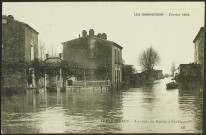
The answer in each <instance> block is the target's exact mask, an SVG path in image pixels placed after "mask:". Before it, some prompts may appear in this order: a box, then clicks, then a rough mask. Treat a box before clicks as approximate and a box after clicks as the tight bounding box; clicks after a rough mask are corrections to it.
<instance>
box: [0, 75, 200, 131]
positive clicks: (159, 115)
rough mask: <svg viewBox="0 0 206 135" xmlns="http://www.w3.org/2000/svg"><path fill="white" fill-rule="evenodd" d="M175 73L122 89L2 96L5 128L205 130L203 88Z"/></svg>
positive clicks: (53, 129)
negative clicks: (183, 82)
mask: <svg viewBox="0 0 206 135" xmlns="http://www.w3.org/2000/svg"><path fill="white" fill-rule="evenodd" d="M170 79H171V78H165V79H161V80H156V81H154V82H153V83H151V84H148V85H147V86H143V87H140V88H131V89H129V90H127V91H122V92H111V91H109V90H102V91H101V90H99V89H95V90H93V89H91V90H90V89H85V90H78V89H76V90H67V91H66V92H44V91H42V92H40V93H37V94H36V93H35V92H32V91H30V92H28V93H27V94H25V95H16V96H7V97H2V103H1V105H2V106H1V109H2V113H1V130H2V131H1V132H3V133H201V132H202V106H203V105H202V102H203V98H202V89H200V88H197V89H182V90H179V89H173V90H167V89H166V85H165V84H166V83H168V82H170V81H171V80H170Z"/></svg>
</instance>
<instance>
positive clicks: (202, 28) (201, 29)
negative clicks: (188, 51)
mask: <svg viewBox="0 0 206 135" xmlns="http://www.w3.org/2000/svg"><path fill="white" fill-rule="evenodd" d="M204 31H205V28H204V27H201V28H200V30H199V32H198V34H197V36H196V37H195V39H194V40H193V43H195V42H196V40H197V39H198V38H199V36H200V34H201V33H202V32H204Z"/></svg>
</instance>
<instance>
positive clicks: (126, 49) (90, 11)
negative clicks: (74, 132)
mask: <svg viewBox="0 0 206 135" xmlns="http://www.w3.org/2000/svg"><path fill="white" fill-rule="evenodd" d="M134 13H165V14H169V13H173V14H175V13H180V14H182V13H189V14H190V16H168V15H165V16H134ZM2 14H3V15H10V14H11V15H13V16H14V18H15V19H16V20H18V21H21V22H25V23H27V24H29V25H30V26H31V27H33V28H34V29H36V30H37V31H38V32H39V39H40V40H42V41H43V42H45V44H46V46H47V48H50V49H51V48H52V47H53V48H54V50H55V51H56V52H57V53H59V52H61V51H62V44H61V43H62V42H65V41H68V40H71V39H74V38H77V37H78V35H79V34H81V33H82V30H87V31H89V29H94V31H95V34H98V33H106V34H107V38H108V40H111V41H114V42H116V43H117V44H119V45H121V46H122V47H123V51H122V52H123V59H124V60H125V63H126V64H131V65H134V66H135V68H136V69H138V70H141V68H140V66H139V65H138V64H137V58H138V56H139V54H140V53H141V52H142V51H143V50H145V49H146V48H148V47H149V46H153V47H154V49H155V50H157V51H158V53H159V55H160V57H161V59H162V60H161V64H160V65H158V66H156V67H155V68H156V69H162V70H163V73H170V67H171V63H172V62H174V63H175V64H176V66H178V65H179V64H187V63H190V62H193V61H194V44H193V42H192V41H193V39H194V38H195V36H196V35H197V33H198V31H199V29H200V28H201V27H203V26H204V3H203V2H184V3H182V2H170V3H168V2H162V3H160V2H44V3H43V2H32V3H31V2H28V3H26V2H18V3H15V2H7V3H5V2H4V3H3V8H2Z"/></svg>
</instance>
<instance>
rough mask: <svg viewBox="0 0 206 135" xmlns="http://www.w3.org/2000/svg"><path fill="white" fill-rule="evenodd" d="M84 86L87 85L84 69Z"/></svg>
mask: <svg viewBox="0 0 206 135" xmlns="http://www.w3.org/2000/svg"><path fill="white" fill-rule="evenodd" d="M84 86H85V87H86V86H87V84H86V76H85V69H84Z"/></svg>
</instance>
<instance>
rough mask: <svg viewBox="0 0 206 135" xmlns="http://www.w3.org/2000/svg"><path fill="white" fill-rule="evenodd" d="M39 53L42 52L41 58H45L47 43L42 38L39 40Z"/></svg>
mask: <svg viewBox="0 0 206 135" xmlns="http://www.w3.org/2000/svg"><path fill="white" fill-rule="evenodd" d="M39 54H40V60H41V61H43V60H44V56H45V43H44V42H43V41H42V40H39Z"/></svg>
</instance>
